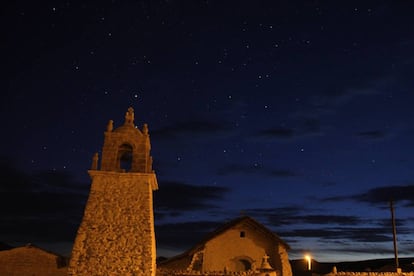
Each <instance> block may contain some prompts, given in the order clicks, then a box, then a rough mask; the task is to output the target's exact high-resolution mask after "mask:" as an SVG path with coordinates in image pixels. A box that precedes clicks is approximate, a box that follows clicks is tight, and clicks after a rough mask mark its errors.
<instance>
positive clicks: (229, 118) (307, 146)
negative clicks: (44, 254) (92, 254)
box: [0, 0, 414, 261]
mask: <svg viewBox="0 0 414 276" xmlns="http://www.w3.org/2000/svg"><path fill="white" fill-rule="evenodd" d="M413 14H414V3H413V2H412V1H372V2H369V1H207V0H205V1H196V0H191V1H190V0H188V1H174V0H164V1H148V0H147V1H127V0H126V1H115V0H113V1H99V2H93V1H79V2H76V1H69V0H68V1H60V0H59V1H42V2H41V3H40V2H37V1H9V3H8V4H6V5H3V7H2V8H1V16H0V20H1V21H0V23H1V24H0V25H1V28H2V32H1V33H2V35H1V43H0V45H1V48H2V51H1V53H2V59H1V60H2V62H1V63H2V68H3V70H2V71H3V73H2V81H1V96H0V97H1V101H0V104H1V114H0V115H1V118H2V131H1V133H2V134H1V138H2V143H1V145H2V146H1V152H0V156H1V162H0V172H1V184H0V185H1V186H0V196H1V200H0V242H4V243H7V244H10V245H13V246H19V245H23V244H26V243H33V244H35V245H38V246H40V247H42V248H44V249H46V250H50V251H53V252H56V253H60V254H63V255H69V254H70V251H71V247H72V243H73V241H74V238H75V235H76V231H77V228H78V226H79V224H80V221H81V219H82V214H83V208H84V206H85V203H86V200H87V196H88V192H89V187H90V178H89V176H88V174H87V170H88V169H89V168H90V166H91V162H92V156H93V154H94V153H95V152H101V150H102V145H103V138H104V136H103V133H104V131H105V130H106V124H107V122H108V121H109V120H111V119H112V120H114V127H115V128H116V127H118V126H121V125H122V124H123V122H124V115H125V112H126V111H127V109H128V107H130V106H131V107H133V108H134V110H135V124H136V125H137V126H138V127H139V128H140V129H141V128H142V125H143V124H144V123H148V126H149V133H150V137H151V145H152V150H151V154H152V156H153V159H154V165H153V168H154V170H155V172H156V174H157V179H158V184H159V190H158V191H156V192H155V193H154V208H155V225H156V228H155V230H156V239H157V253H158V255H159V256H171V255H175V254H178V253H181V252H183V251H184V250H186V249H189V248H190V247H192V246H193V245H195V244H196V243H197V242H199V241H200V240H201V239H202V238H203V237H205V235H206V234H208V233H209V232H211V231H212V230H214V229H216V228H217V227H218V226H220V225H222V224H223V223H225V222H228V221H230V220H232V219H235V218H236V217H238V216H240V215H249V216H251V217H252V218H254V219H256V220H257V221H258V222H260V223H262V224H264V225H265V226H266V227H268V228H269V229H271V230H273V231H275V233H277V234H278V235H279V236H280V237H281V238H282V239H283V240H284V241H286V242H287V243H288V244H289V245H290V247H291V250H290V251H289V257H290V259H297V258H302V257H303V255H304V253H305V252H309V253H310V254H311V255H312V256H313V257H314V258H315V259H317V260H318V261H348V260H364V259H371V258H392V257H393V256H394V253H393V236H392V226H391V211H390V208H389V201H390V200H391V199H392V200H394V206H395V216H396V223H397V238H398V254H399V256H400V257H403V256H413V255H414V156H413V153H414V144H413V143H414V108H413V103H414V78H413V76H414V16H413Z"/></svg>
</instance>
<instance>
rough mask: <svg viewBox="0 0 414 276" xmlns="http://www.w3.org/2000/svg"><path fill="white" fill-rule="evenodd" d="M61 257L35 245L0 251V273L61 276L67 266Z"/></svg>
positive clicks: (12, 275) (10, 275)
mask: <svg viewBox="0 0 414 276" xmlns="http://www.w3.org/2000/svg"><path fill="white" fill-rule="evenodd" d="M65 265H66V263H65V260H64V259H62V257H59V256H57V255H54V254H51V253H48V252H46V251H43V250H41V249H39V248H36V247H31V246H24V247H17V248H13V249H10V250H3V251H0V275H7V276H26V275H38V276H63V275H67V266H65Z"/></svg>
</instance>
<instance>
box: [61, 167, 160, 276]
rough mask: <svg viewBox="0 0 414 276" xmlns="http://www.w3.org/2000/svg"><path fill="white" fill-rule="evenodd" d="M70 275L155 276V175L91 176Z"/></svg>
mask: <svg viewBox="0 0 414 276" xmlns="http://www.w3.org/2000/svg"><path fill="white" fill-rule="evenodd" d="M89 173H90V175H91V176H92V178H93V180H92V186H91V191H90V195H89V199H88V202H87V205H86V208H85V212H84V217H83V220H82V223H81V226H80V227H79V230H78V235H77V237H76V240H75V244H74V248H73V250H72V257H71V261H70V265H69V269H68V272H69V275H126V276H127V275H137V276H151V275H155V270H156V267H155V258H156V252H155V234H154V219H153V209H152V208H153V207H152V204H153V201H152V182H153V181H156V180H155V175H154V174H142V173H114V172H102V171H89Z"/></svg>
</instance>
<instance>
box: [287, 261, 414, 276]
mask: <svg viewBox="0 0 414 276" xmlns="http://www.w3.org/2000/svg"><path fill="white" fill-rule="evenodd" d="M398 261H399V266H400V268H401V269H402V271H403V272H408V271H414V264H413V263H414V258H399V260H398ZM290 263H291V266H292V272H293V275H294V276H310V275H312V274H319V275H320V274H327V273H329V272H332V269H333V267H334V266H336V269H337V271H354V272H364V271H374V272H395V271H396V269H395V260H394V259H393V258H392V259H374V260H364V261H354V262H339V263H320V262H318V261H316V260H312V270H311V271H307V262H306V261H305V260H303V259H302V260H292V261H290Z"/></svg>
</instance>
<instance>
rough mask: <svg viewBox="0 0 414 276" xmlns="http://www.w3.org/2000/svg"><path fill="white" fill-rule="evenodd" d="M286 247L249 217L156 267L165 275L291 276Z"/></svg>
mask: <svg viewBox="0 0 414 276" xmlns="http://www.w3.org/2000/svg"><path fill="white" fill-rule="evenodd" d="M288 250H289V246H288V245H287V244H286V243H285V242H284V241H282V240H281V239H280V238H279V237H278V236H277V235H276V234H275V233H273V232H272V231H270V230H269V229H267V228H266V227H264V226H263V225H262V224H260V223H259V222H257V221H256V220H254V219H253V218H251V217H248V216H243V217H240V218H236V219H234V220H232V221H230V222H228V223H227V224H225V225H223V226H222V227H221V228H219V229H217V230H216V231H214V232H212V233H211V234H210V235H209V236H208V237H207V238H206V239H205V240H203V241H201V242H200V243H199V244H197V245H196V246H194V247H193V248H191V249H190V250H188V251H187V252H185V253H183V254H181V255H178V256H175V257H173V258H171V259H168V260H166V261H165V262H162V263H160V264H159V265H158V273H157V275H159V276H167V275H267V276H271V275H274V276H276V275H278V276H292V269H291V266H290V263H289V258H288V253H287V252H288Z"/></svg>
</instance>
